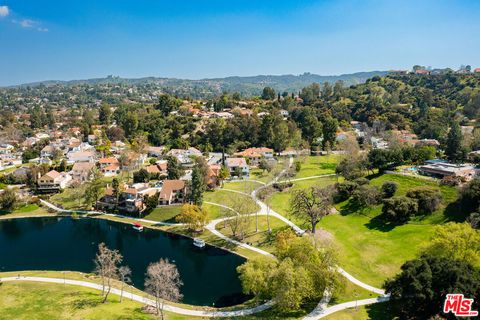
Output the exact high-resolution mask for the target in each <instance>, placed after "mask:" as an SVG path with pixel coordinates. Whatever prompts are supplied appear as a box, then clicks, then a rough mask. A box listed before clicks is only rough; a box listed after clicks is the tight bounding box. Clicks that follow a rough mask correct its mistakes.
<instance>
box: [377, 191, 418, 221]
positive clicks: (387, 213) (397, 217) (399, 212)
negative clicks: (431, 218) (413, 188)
mask: <svg viewBox="0 0 480 320" xmlns="http://www.w3.org/2000/svg"><path fill="white" fill-rule="evenodd" d="M417 211H418V204H417V201H415V200H414V199H411V198H407V197H404V196H399V197H392V198H390V199H385V200H383V208H382V214H383V216H384V218H385V219H386V220H387V221H390V222H393V223H405V222H407V221H408V220H410V217H411V216H412V215H415V214H416V213H417Z"/></svg>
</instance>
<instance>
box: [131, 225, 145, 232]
mask: <svg viewBox="0 0 480 320" xmlns="http://www.w3.org/2000/svg"><path fill="white" fill-rule="evenodd" d="M133 229H135V230H137V231H143V226H142V225H141V224H140V223H134V224H133Z"/></svg>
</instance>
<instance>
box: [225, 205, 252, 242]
mask: <svg viewBox="0 0 480 320" xmlns="http://www.w3.org/2000/svg"><path fill="white" fill-rule="evenodd" d="M230 199H231V207H232V209H233V211H228V212H227V213H228V215H229V216H230V218H229V219H227V220H226V223H227V225H228V226H229V227H230V230H231V231H232V235H233V237H235V238H238V239H240V240H241V239H243V238H244V237H245V233H246V231H247V229H248V224H249V218H250V214H252V213H254V212H255V211H256V210H257V206H256V204H255V202H253V201H252V200H250V199H249V200H245V198H243V197H232V198H230Z"/></svg>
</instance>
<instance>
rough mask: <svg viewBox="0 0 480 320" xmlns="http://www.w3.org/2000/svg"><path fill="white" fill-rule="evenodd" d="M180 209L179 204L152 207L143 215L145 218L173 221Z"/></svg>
mask: <svg viewBox="0 0 480 320" xmlns="http://www.w3.org/2000/svg"><path fill="white" fill-rule="evenodd" d="M181 211H182V206H181V205H174V206H165V207H159V208H155V209H153V211H152V212H150V213H149V214H148V215H146V216H145V217H143V218H144V219H147V220H154V221H163V222H175V217H176V216H177V215H178V214H180V212H181Z"/></svg>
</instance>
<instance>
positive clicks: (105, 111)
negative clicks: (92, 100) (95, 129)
mask: <svg viewBox="0 0 480 320" xmlns="http://www.w3.org/2000/svg"><path fill="white" fill-rule="evenodd" d="M98 121H99V122H100V124H104V125H107V126H108V125H110V123H111V122H112V109H111V108H110V106H109V105H108V104H106V103H103V104H102V105H101V106H100V110H99V111H98Z"/></svg>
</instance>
